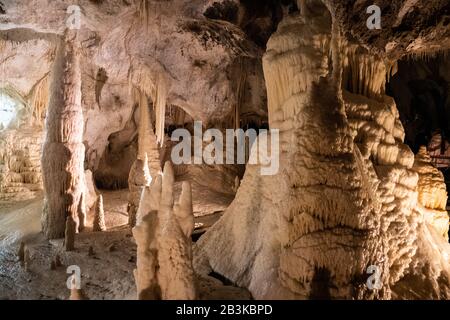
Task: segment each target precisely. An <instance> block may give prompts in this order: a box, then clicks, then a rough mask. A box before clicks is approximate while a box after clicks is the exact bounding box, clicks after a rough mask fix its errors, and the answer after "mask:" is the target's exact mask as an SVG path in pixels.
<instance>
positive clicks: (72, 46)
mask: <svg viewBox="0 0 450 320" xmlns="http://www.w3.org/2000/svg"><path fill="white" fill-rule="evenodd" d="M83 124H84V121H83V111H82V107H81V72H80V61H79V52H78V47H77V39H76V32H75V31H66V33H65V35H64V38H63V39H62V40H61V42H60V43H59V45H58V49H57V54H56V58H55V62H54V65H53V70H52V80H51V86H50V101H49V106H48V110H47V119H46V124H45V130H46V136H45V142H44V146H43V154H42V159H41V160H42V172H43V180H44V188H45V198H46V206H45V208H44V211H43V215H42V230H43V232H44V234H45V236H46V237H47V238H49V239H54V238H62V237H64V229H65V222H66V219H67V217H68V216H72V217H73V219H74V221H76V223H77V226H78V224H79V218H78V207H79V203H80V201H81V200H82V192H83V186H84V184H83V181H84V180H83V175H84V154H85V148H84V145H83Z"/></svg>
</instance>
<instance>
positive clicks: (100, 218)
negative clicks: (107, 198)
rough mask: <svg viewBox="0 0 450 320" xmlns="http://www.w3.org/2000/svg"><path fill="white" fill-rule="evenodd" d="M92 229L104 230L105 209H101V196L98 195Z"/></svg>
mask: <svg viewBox="0 0 450 320" xmlns="http://www.w3.org/2000/svg"><path fill="white" fill-rule="evenodd" d="M92 230H93V231H106V224H105V211H104V210H103V196H102V195H99V196H98V198H97V202H96V204H95V215H94V223H93V227H92Z"/></svg>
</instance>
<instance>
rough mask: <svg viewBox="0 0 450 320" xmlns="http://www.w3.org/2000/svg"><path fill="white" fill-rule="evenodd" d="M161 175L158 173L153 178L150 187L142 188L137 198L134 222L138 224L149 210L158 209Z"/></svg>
mask: <svg viewBox="0 0 450 320" xmlns="http://www.w3.org/2000/svg"><path fill="white" fill-rule="evenodd" d="M161 188H162V176H161V175H158V176H156V178H155V179H153V181H152V183H151V185H150V187H145V188H144V189H143V190H142V194H141V198H140V200H139V207H138V209H137V213H136V224H139V223H140V222H141V221H142V219H143V217H144V216H145V215H147V214H148V213H149V212H152V211H158V210H159V202H160V199H161Z"/></svg>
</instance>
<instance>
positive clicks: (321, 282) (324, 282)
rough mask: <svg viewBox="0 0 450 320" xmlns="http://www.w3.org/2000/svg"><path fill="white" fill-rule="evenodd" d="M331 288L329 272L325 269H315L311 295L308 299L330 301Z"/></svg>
mask: <svg viewBox="0 0 450 320" xmlns="http://www.w3.org/2000/svg"><path fill="white" fill-rule="evenodd" d="M331 286H333V284H332V282H331V272H330V271H329V270H328V269H325V268H319V269H316V270H315V273H314V277H313V278H312V281H311V293H310V295H309V299H311V300H331V294H330V287H331Z"/></svg>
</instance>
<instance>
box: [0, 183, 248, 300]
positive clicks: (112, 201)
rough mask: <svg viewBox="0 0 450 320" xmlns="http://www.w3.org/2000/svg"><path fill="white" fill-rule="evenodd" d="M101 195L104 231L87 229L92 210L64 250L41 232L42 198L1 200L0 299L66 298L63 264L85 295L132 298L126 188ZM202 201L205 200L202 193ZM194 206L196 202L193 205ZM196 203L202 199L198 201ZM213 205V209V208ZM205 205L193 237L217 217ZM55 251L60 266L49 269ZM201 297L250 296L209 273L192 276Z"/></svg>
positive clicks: (131, 247) (131, 245)
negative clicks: (23, 255) (24, 260)
mask: <svg viewBox="0 0 450 320" xmlns="http://www.w3.org/2000/svg"><path fill="white" fill-rule="evenodd" d="M101 193H102V194H103V197H104V210H105V221H106V225H107V228H108V230H107V231H106V232H92V231H91V230H90V227H89V226H90V225H91V223H92V214H90V215H89V218H88V224H87V225H88V227H87V230H86V231H85V232H82V233H80V234H78V235H77V236H76V243H75V246H76V249H75V250H74V251H72V252H66V251H65V250H64V249H63V239H58V240H50V241H48V240H46V239H45V238H44V237H43V235H42V233H41V232H40V215H41V211H42V205H43V197H42V196H41V195H40V196H38V197H37V198H35V199H32V200H27V201H22V202H14V203H12V202H2V203H0V299H51V300H53V299H68V297H69V295H70V291H69V290H68V289H67V286H66V281H67V279H68V277H69V276H70V274H68V273H66V270H67V267H68V266H71V265H76V266H79V267H80V269H81V281H82V289H83V291H84V293H85V294H86V296H87V297H88V298H89V299H135V297H136V289H135V282H134V278H133V270H134V268H135V266H136V244H135V243H134V239H133V237H132V233H131V230H130V228H129V227H128V226H127V221H128V217H127V213H126V209H127V190H117V191H101ZM202 201H208V199H205V197H203V198H202ZM194 206H195V204H194ZM197 208H201V204H200V205H199V204H198V203H197ZM216 209H217V210H216ZM220 210H221V208H220V207H214V205H210V206H209V207H208V208H207V210H206V211H208V212H209V213H210V214H208V215H204V214H200V216H198V217H196V230H195V232H194V236H193V238H194V239H197V238H198V237H199V236H201V234H202V233H203V232H204V231H205V230H206V229H207V228H208V227H210V226H211V225H212V224H213V223H214V222H215V221H217V219H218V218H219V217H220V216H221V211H220ZM21 241H23V242H24V243H25V244H26V248H27V250H28V252H29V257H30V258H29V261H30V262H29V263H28V264H27V266H22V265H21V263H20V262H19V261H18V255H17V252H18V248H19V246H20V242H21ZM56 255H58V256H59V258H60V260H61V264H62V265H61V266H58V267H57V268H56V269H55V268H53V270H52V268H51V262H52V261H53V260H54V259H55V257H56ZM197 284H198V294H199V298H200V299H250V298H251V296H250V294H249V293H248V291H246V290H244V289H242V288H237V287H234V286H226V285H224V284H223V283H222V282H221V281H220V280H218V279H215V278H212V277H204V276H203V277H200V276H199V278H198V281H197Z"/></svg>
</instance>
